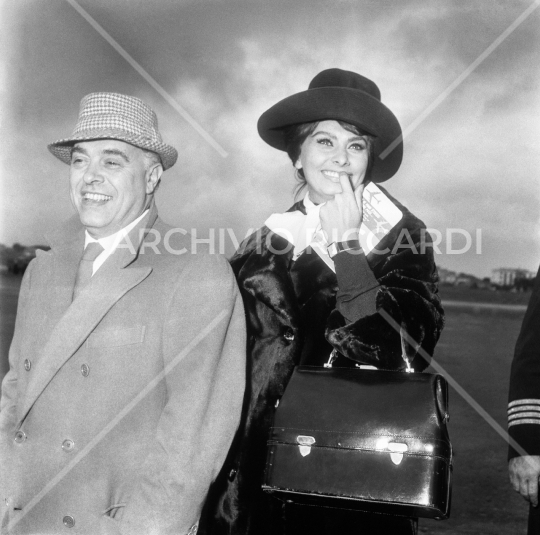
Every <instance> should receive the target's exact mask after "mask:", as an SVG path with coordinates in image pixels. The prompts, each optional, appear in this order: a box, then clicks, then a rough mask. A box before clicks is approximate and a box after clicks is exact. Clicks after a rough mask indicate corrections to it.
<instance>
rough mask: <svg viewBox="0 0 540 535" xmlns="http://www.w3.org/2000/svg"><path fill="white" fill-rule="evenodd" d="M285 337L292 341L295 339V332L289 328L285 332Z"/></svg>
mask: <svg viewBox="0 0 540 535" xmlns="http://www.w3.org/2000/svg"><path fill="white" fill-rule="evenodd" d="M283 338H285V340H287V342H292V341H293V340H294V333H293V332H292V331H291V330H290V329H287V330H286V331H285V333H284V334H283Z"/></svg>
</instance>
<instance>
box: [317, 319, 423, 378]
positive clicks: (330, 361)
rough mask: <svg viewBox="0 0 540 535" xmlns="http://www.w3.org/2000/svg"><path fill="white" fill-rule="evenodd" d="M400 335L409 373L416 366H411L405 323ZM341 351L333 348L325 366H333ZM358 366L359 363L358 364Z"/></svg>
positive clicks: (406, 369)
mask: <svg viewBox="0 0 540 535" xmlns="http://www.w3.org/2000/svg"><path fill="white" fill-rule="evenodd" d="M399 336H400V338H401V356H402V357H403V360H404V361H405V366H406V368H405V371H406V372H407V373H414V368H413V367H412V366H411V360H410V359H409V355H408V354H407V344H406V341H405V338H406V337H407V336H408V335H407V332H406V331H405V327H404V326H403V323H402V324H401V327H400V329H399ZM338 356H339V353H338V352H337V350H336V349H332V352H331V353H330V356H329V357H328V361H327V362H325V363H324V367H325V368H331V367H332V365H333V364H334V361H335V360H336V359H337V358H338ZM357 366H358V365H357Z"/></svg>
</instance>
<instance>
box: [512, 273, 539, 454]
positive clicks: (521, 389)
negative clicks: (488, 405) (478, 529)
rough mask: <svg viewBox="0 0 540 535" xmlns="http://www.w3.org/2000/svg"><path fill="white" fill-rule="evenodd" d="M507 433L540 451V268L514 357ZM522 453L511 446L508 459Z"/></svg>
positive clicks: (530, 450)
mask: <svg viewBox="0 0 540 535" xmlns="http://www.w3.org/2000/svg"><path fill="white" fill-rule="evenodd" d="M508 434H509V435H510V436H511V437H512V438H513V439H514V440H515V441H516V442H517V443H518V444H519V445H520V446H521V447H522V448H523V449H524V450H525V451H526V452H527V454H528V455H540V271H539V272H538V274H537V275H536V282H535V285H534V289H533V292H532V295H531V299H530V301H529V306H528V307H527V312H526V313H525V317H524V318H523V323H522V325H521V331H520V333H519V336H518V339H517V342H516V348H515V351H514V359H513V361H512V368H511V372H510V389H509V396H508ZM520 455H522V452H521V453H520V452H518V451H516V449H514V448H513V447H512V446H510V447H509V452H508V458H509V459H512V458H514V457H518V456H520Z"/></svg>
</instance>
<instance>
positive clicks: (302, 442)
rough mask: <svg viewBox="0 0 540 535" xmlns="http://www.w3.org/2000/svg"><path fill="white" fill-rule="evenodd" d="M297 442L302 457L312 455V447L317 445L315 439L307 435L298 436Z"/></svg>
mask: <svg viewBox="0 0 540 535" xmlns="http://www.w3.org/2000/svg"><path fill="white" fill-rule="evenodd" d="M296 442H298V449H299V450H300V454H301V455H302V457H305V456H306V455H309V454H310V453H311V446H312V445H313V444H315V437H310V436H306V435H298V436H297V437H296Z"/></svg>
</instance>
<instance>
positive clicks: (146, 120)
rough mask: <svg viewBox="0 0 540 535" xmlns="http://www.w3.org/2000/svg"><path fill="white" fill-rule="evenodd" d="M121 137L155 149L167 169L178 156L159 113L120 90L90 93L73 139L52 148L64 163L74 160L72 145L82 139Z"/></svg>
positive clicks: (53, 145) (59, 142) (147, 148)
mask: <svg viewBox="0 0 540 535" xmlns="http://www.w3.org/2000/svg"><path fill="white" fill-rule="evenodd" d="M96 139H118V140H120V141H125V142H126V143H130V144H131V145H134V146H135V147H139V148H141V149H143V150H149V151H152V152H155V153H157V154H158V155H159V157H160V158H161V163H162V165H163V168H164V169H168V168H169V167H172V166H173V165H174V164H175V162H176V159H177V158H178V152H177V151H176V149H174V148H173V147H171V146H170V145H167V144H165V143H163V140H162V139H161V134H160V133H159V131H158V121H157V117H156V114H155V113H154V111H153V110H152V108H150V107H149V106H147V105H146V104H145V103H144V102H143V101H142V100H141V99H138V98H136V97H130V96H128V95H121V94H119V93H90V94H89V95H86V96H85V97H84V98H83V99H82V100H81V106H80V109H79V118H78V120H77V125H76V126H75V130H74V131H73V134H72V135H71V137H69V138H65V139H60V140H58V141H55V142H54V143H51V144H50V145H49V146H48V148H49V150H50V151H51V152H52V153H53V154H54V155H55V156H56V157H57V158H59V159H60V160H62V161H63V162H64V163H67V164H69V163H70V162H71V147H72V146H73V145H74V144H75V143H77V142H78V141H92V140H96Z"/></svg>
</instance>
